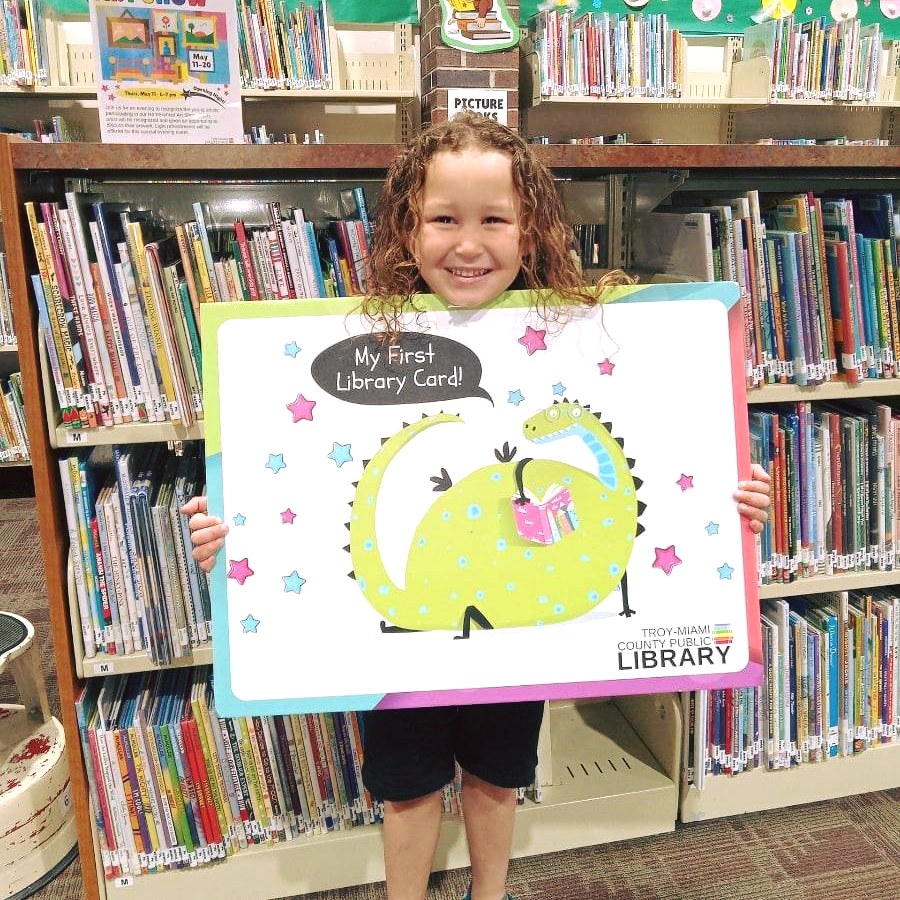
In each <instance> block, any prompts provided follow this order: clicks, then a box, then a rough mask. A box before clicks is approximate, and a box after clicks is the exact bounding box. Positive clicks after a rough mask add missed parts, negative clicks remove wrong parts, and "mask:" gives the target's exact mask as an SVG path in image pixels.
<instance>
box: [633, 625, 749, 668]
mask: <svg viewBox="0 0 900 900" xmlns="http://www.w3.org/2000/svg"><path fill="white" fill-rule="evenodd" d="M733 640H734V634H733V632H732V630H731V625H730V624H729V623H726V624H718V625H678V626H666V627H662V628H642V629H641V637H640V639H639V640H634V641H619V644H618V664H619V671H620V672H627V671H634V670H637V669H681V668H685V667H689V668H696V667H699V666H721V665H725V663H726V662H727V661H728V653H729V652H730V650H731V645H732V642H733Z"/></svg>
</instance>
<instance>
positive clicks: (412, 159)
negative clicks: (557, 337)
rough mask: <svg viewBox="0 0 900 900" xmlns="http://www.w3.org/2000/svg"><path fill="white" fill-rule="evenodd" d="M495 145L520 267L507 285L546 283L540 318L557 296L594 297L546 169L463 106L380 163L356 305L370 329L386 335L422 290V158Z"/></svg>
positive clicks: (512, 137)
mask: <svg viewBox="0 0 900 900" xmlns="http://www.w3.org/2000/svg"><path fill="white" fill-rule="evenodd" d="M468 149H475V150H479V151H483V152H484V151H497V152H499V153H503V154H505V155H506V156H508V157H509V158H510V160H511V161H512V176H513V185H514V188H515V191H516V194H517V196H518V198H519V203H520V210H521V214H520V220H519V229H520V235H519V242H520V247H521V248H522V250H523V255H522V268H521V270H520V271H519V275H518V277H517V278H516V280H515V281H514V282H513V284H512V285H511V287H512V288H514V289H516V288H517V289H534V290H538V289H540V288H552V289H553V291H554V292H555V296H554V295H551V294H548V293H547V292H542V293H540V294H536V295H535V296H536V305H537V306H538V308H539V310H540V312H541V315H543V316H544V317H545V318H554V317H555V316H556V314H557V310H558V308H559V306H560V300H562V301H563V302H566V303H580V304H585V305H593V304H596V303H597V302H598V301H597V293H596V291H595V290H592V289H590V288H586V287H583V286H581V272H580V269H579V266H578V262H577V255H576V254H575V253H574V252H573V251H574V235H573V232H572V228H571V226H570V225H569V224H568V223H567V222H566V220H565V217H564V213H563V206H562V201H561V199H560V196H559V193H558V192H557V190H556V186H555V184H554V183H553V176H552V175H551V174H550V172H549V170H548V169H547V168H546V167H545V166H544V165H543V163H541V162H540V160H538V159H537V157H536V156H535V155H534V153H533V152H532V150H531V147H529V145H528V144H527V143H525V141H523V140H522V138H521V137H519V135H518V134H516V132H514V131H512V130H511V129H509V128H507V127H506V126H505V125H500V124H499V123H497V122H495V121H493V120H492V119H488V118H485V117H483V116H479V115H476V114H475V113H470V112H463V113H461V114H460V115H458V116H455V117H454V118H453V119H450V120H449V121H448V122H443V123H440V124H436V125H432V126H431V127H429V128H427V129H426V130H424V131H423V132H421V133H420V134H419V135H418V136H417V137H416V138H414V139H413V141H412V142H411V143H410V144H409V145H408V146H407V147H406V148H405V149H404V150H403V151H402V152H401V153H400V155H399V156H398V157H397V159H396V160H395V161H394V163H393V164H392V165H391V167H390V169H389V170H388V173H387V177H386V179H385V182H384V189H383V191H382V194H381V200H380V202H379V211H378V216H377V220H376V225H375V231H374V235H373V246H372V254H371V258H370V269H369V272H368V277H367V285H366V286H367V296H366V297H365V298H364V300H363V305H362V312H363V315H364V316H365V317H366V318H368V319H369V320H370V321H371V322H372V324H373V326H374V327H375V328H376V330H378V331H381V332H386V333H387V334H390V335H394V334H396V333H397V332H398V331H399V330H400V324H399V319H400V316H401V315H402V314H403V312H404V311H407V310H409V309H410V308H411V301H412V297H413V295H414V294H417V293H423V292H424V293H428V292H429V291H430V288H429V286H428V285H427V284H426V283H425V282H424V281H423V280H422V276H421V273H420V272H419V267H418V265H417V263H416V261H415V258H414V252H413V243H414V241H415V237H416V235H417V234H418V233H419V227H420V209H421V206H420V204H421V200H422V194H423V191H424V188H425V176H426V172H427V169H428V164H429V163H430V162H431V160H432V158H433V157H434V156H435V155H436V154H437V153H442V152H449V153H459V152H461V151H463V150H468ZM623 283H624V284H630V283H632V279H631V278H629V276H627V275H626V274H625V273H624V272H619V271H616V272H613V273H609V274H608V275H607V276H605V277H604V278H603V279H601V282H600V283H599V284H598V287H606V286H608V285H611V284H623Z"/></svg>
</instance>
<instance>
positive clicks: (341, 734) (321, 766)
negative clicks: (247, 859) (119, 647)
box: [76, 667, 381, 878]
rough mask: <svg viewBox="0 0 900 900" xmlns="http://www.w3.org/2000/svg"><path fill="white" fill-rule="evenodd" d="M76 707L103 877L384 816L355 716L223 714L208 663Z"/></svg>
mask: <svg viewBox="0 0 900 900" xmlns="http://www.w3.org/2000/svg"><path fill="white" fill-rule="evenodd" d="M76 710H77V716H78V723H79V728H80V732H81V739H82V746H83V751H84V758H85V761H86V763H87V774H88V782H89V791H90V796H91V801H92V806H93V812H94V815H95V820H96V833H97V836H98V838H99V843H100V854H101V858H102V861H103V869H104V874H105V876H106V877H107V878H114V877H116V876H120V875H127V874H131V875H139V874H144V873H150V872H160V871H165V870H173V869H181V868H189V867H190V868H193V867H195V866H197V865H202V864H204V863H209V862H213V861H215V860H218V859H224V858H225V857H227V856H231V855H233V854H234V853H237V852H239V851H241V850H244V849H246V848H247V847H251V846H255V845H259V844H270V843H277V842H282V841H289V840H294V839H297V838H299V837H301V836H302V835H309V834H321V833H324V832H326V831H334V830H338V829H344V828H349V827H352V826H354V825H365V824H371V823H373V822H375V821H378V820H380V818H381V809H380V804H379V803H378V802H377V801H375V800H374V799H373V798H372V797H371V795H370V794H369V793H368V791H366V789H365V788H364V787H363V784H362V778H361V775H360V771H361V760H362V739H361V733H360V721H359V720H358V719H357V716H356V714H355V713H320V714H316V715H292V716H243V717H240V718H234V719H230V718H223V717H222V716H220V715H219V714H218V713H217V711H216V708H215V704H214V700H213V691H212V672H211V669H210V668H209V667H198V668H193V669H170V670H166V671H162V672H155V673H148V672H142V673H136V674H133V675H128V676H121V677H109V678H104V679H89V680H88V681H87V682H86V683H85V687H84V689H83V691H82V693H81V695H80V696H79V698H78V700H77V703H76Z"/></svg>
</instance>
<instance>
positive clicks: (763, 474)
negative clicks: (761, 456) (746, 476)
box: [750, 463, 771, 484]
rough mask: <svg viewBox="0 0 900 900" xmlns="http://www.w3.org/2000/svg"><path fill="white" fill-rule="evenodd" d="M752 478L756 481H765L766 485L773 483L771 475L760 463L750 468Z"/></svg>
mask: <svg viewBox="0 0 900 900" xmlns="http://www.w3.org/2000/svg"><path fill="white" fill-rule="evenodd" d="M750 477H751V479H753V480H754V481H763V482H765V483H766V484H768V483H769V481H771V479H770V478H769V473H768V472H767V471H766V470H765V469H764V468H763V467H762V466H761V465H760V464H759V463H753V465H752V466H750Z"/></svg>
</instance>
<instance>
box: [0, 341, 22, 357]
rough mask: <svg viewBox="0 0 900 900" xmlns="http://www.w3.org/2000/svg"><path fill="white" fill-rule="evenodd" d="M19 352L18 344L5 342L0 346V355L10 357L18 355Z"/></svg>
mask: <svg viewBox="0 0 900 900" xmlns="http://www.w3.org/2000/svg"><path fill="white" fill-rule="evenodd" d="M18 353H19V347H18V345H17V344H3V345H2V346H0V356H5V357H7V358H9V357H11V356H17V355H18Z"/></svg>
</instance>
